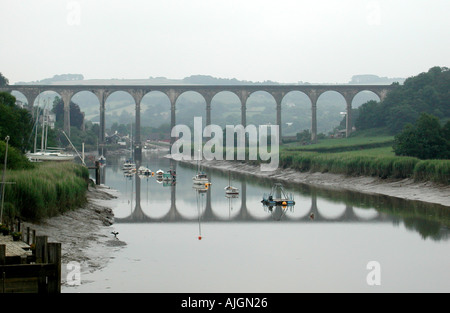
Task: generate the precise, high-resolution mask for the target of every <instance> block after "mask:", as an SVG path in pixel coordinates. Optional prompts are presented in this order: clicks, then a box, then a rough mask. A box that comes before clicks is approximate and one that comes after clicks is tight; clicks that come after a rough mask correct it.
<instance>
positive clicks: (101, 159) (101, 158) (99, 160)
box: [98, 154, 106, 166]
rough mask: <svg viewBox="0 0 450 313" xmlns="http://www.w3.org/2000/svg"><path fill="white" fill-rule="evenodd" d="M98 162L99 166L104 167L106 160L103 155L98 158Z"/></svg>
mask: <svg viewBox="0 0 450 313" xmlns="http://www.w3.org/2000/svg"><path fill="white" fill-rule="evenodd" d="M98 162H99V163H100V166H105V165H106V158H105V157H104V156H103V154H102V155H101V156H100V157H99V158H98Z"/></svg>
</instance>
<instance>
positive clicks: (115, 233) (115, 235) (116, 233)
mask: <svg viewBox="0 0 450 313" xmlns="http://www.w3.org/2000/svg"><path fill="white" fill-rule="evenodd" d="M111 234H113V235H114V238H116V239H119V238H117V235H118V234H119V232H117V231H112V232H111Z"/></svg>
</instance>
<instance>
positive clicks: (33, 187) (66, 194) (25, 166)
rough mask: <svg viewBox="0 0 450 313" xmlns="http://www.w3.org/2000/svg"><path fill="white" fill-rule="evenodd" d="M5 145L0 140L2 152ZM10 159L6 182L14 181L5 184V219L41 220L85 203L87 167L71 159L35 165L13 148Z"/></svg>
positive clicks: (87, 181) (9, 152)
mask: <svg viewBox="0 0 450 313" xmlns="http://www.w3.org/2000/svg"><path fill="white" fill-rule="evenodd" d="M4 145H5V144H4V143H3V142H0V155H3V154H4V152H3V151H4ZM2 147H3V149H2ZM8 160H9V162H8V166H9V168H10V169H9V170H8V171H7V173H6V181H7V182H12V183H13V184H6V185H5V198H4V208H3V210H4V211H3V219H4V221H8V220H9V221H12V220H13V219H14V218H16V217H17V218H21V219H24V220H28V221H39V220H40V219H43V218H46V217H51V216H56V215H58V214H60V213H63V212H66V211H68V210H72V209H76V208H78V207H80V206H82V205H83V204H84V203H86V201H87V200H86V191H87V189H88V183H89V172H88V169H87V168H85V167H83V166H81V165H77V164H75V163H71V162H63V163H39V164H33V163H30V162H28V161H27V160H26V158H25V157H24V156H23V155H22V154H20V152H18V151H17V150H16V149H14V148H11V149H10V150H8Z"/></svg>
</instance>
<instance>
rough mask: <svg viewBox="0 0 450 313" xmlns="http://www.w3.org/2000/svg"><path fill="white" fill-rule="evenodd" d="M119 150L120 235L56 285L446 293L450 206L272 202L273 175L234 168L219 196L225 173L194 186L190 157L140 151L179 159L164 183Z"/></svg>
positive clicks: (355, 197)
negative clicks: (72, 280) (110, 249)
mask: <svg viewBox="0 0 450 313" xmlns="http://www.w3.org/2000/svg"><path fill="white" fill-rule="evenodd" d="M125 158H126V157H125V156H123V157H114V156H109V157H108V164H107V166H106V167H105V168H104V173H103V175H104V176H103V179H104V183H105V184H106V185H107V186H110V187H111V188H113V189H116V190H118V191H119V192H120V196H119V198H118V199H116V200H111V201H110V203H111V206H112V207H113V210H114V214H115V225H114V228H115V230H116V231H118V232H119V235H118V237H119V239H120V240H122V241H124V242H126V243H127V245H126V246H124V247H123V248H122V249H120V250H119V251H116V252H114V254H113V259H111V260H110V262H109V263H108V264H107V266H106V267H105V268H104V269H102V270H98V271H95V272H93V273H87V274H84V273H83V274H82V277H81V281H82V284H81V285H80V286H76V287H68V286H66V287H63V290H62V292H176V293H178V292H189V293H190V292H221V293H222V292H223V293H228V292H238V293H240V292H275V293H279V292H289V293H292V292H450V267H449V265H450V249H449V248H450V241H449V225H450V208H448V207H441V206H434V205H427V204H424V203H421V202H412V201H403V200H400V199H396V198H391V197H380V196H377V197H375V196H368V195H363V194H358V193H350V192H338V191H330V190H326V189H317V188H313V187H310V186H304V185H291V186H287V185H285V186H284V187H285V189H286V191H287V192H288V193H292V194H293V196H294V200H295V202H296V203H295V206H294V207H288V208H285V209H284V208H282V207H274V208H272V209H269V208H267V207H264V206H263V205H262V203H261V199H262V196H263V194H264V193H269V192H270V190H271V187H272V186H273V184H274V181H270V180H260V179H256V178H254V177H252V176H249V175H242V176H241V175H236V174H233V176H232V184H233V185H235V186H236V187H238V188H239V189H240V194H239V197H238V198H226V197H225V192H224V187H225V186H226V185H227V184H228V181H229V175H228V173H225V172H222V171H217V170H216V171H214V170H208V169H206V170H205V171H206V172H207V173H208V175H209V177H210V180H211V182H212V185H211V186H210V188H209V189H208V190H207V191H198V190H195V189H193V184H192V177H193V176H194V175H195V173H196V170H197V169H196V168H195V167H192V166H189V165H185V164H180V163H178V164H171V161H170V160H169V159H166V158H163V157H162V154H157V153H150V152H146V153H144V154H143V161H142V165H144V166H147V167H149V168H150V169H151V170H152V171H156V170H158V169H162V170H164V171H167V170H168V169H170V167H171V166H174V167H175V168H176V171H177V181H176V184H175V185H169V184H163V183H158V182H157V181H156V179H155V178H152V177H150V178H139V176H137V175H134V176H132V177H126V176H124V174H123V172H122V170H121V167H122V164H123V162H124V161H125ZM311 213H313V214H314V216H312V215H311ZM111 236H112V235H111ZM200 238H201V240H200Z"/></svg>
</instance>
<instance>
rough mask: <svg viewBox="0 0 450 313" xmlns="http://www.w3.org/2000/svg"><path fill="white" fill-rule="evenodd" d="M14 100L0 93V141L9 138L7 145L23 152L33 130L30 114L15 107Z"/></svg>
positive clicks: (7, 94)
mask: <svg viewBox="0 0 450 313" xmlns="http://www.w3.org/2000/svg"><path fill="white" fill-rule="evenodd" d="M15 103H16V98H15V97H14V96H12V95H11V94H9V93H7V92H0V140H3V139H4V138H5V137H6V136H9V137H10V141H9V144H10V145H11V146H14V147H16V148H18V149H19V150H21V151H25V150H26V149H27V148H28V146H29V143H30V142H29V138H30V134H31V131H32V128H33V124H32V118H31V114H30V113H29V112H28V111H27V110H26V109H22V108H20V107H18V106H16V104H15Z"/></svg>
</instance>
